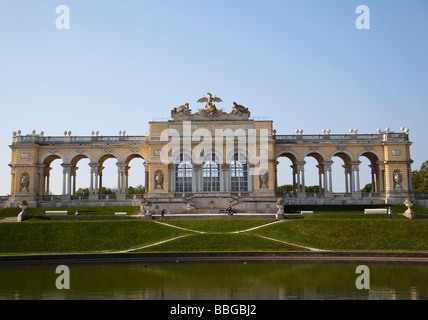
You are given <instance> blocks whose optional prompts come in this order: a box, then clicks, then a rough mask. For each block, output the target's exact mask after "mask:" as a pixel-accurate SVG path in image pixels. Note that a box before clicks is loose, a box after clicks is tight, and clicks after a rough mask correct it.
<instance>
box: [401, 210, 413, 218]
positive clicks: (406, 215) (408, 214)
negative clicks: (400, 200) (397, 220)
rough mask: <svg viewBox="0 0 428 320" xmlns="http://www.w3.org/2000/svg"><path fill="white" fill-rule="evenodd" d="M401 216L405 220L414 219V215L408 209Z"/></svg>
mask: <svg viewBox="0 0 428 320" xmlns="http://www.w3.org/2000/svg"><path fill="white" fill-rule="evenodd" d="M403 216H405V217H406V218H409V219H414V218H415V217H416V216H415V213H414V212H413V210H412V209H410V208H409V209H407V210H406V211H404V213H403Z"/></svg>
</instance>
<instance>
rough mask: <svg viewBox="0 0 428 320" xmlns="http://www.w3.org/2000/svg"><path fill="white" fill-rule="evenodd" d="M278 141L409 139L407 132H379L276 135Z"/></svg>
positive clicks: (312, 141)
mask: <svg viewBox="0 0 428 320" xmlns="http://www.w3.org/2000/svg"><path fill="white" fill-rule="evenodd" d="M274 139H275V140H276V142H277V143H290V144H300V143H367V142H369V143H370V142H374V143H376V142H387V141H403V142H405V141H409V135H408V134H407V133H404V132H402V133H377V134H372V133H370V134H346V133H345V134H306V135H303V134H302V135H300V134H292V135H275V136H274Z"/></svg>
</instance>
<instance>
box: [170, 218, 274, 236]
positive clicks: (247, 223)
mask: <svg viewBox="0 0 428 320" xmlns="http://www.w3.org/2000/svg"><path fill="white" fill-rule="evenodd" d="M273 221H276V220H273V219H176V220H172V219H165V220H162V223H167V224H171V225H174V226H177V227H181V228H186V229H190V230H197V231H203V232H212V233H216V232H218V233H222V232H236V231H243V230H247V229H250V228H254V227H257V226H261V225H264V224H268V223H270V222H273Z"/></svg>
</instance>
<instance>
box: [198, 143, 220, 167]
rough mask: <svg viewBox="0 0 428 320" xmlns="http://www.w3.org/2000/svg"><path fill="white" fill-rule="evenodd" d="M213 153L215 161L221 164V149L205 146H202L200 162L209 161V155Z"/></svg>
mask: <svg viewBox="0 0 428 320" xmlns="http://www.w3.org/2000/svg"><path fill="white" fill-rule="evenodd" d="M212 154H214V156H215V161H216V162H217V163H218V164H221V163H222V161H223V154H222V152H221V150H218V149H216V148H214V147H206V148H204V156H203V157H202V162H206V161H211V160H212V159H211V155H212Z"/></svg>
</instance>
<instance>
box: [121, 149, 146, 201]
mask: <svg viewBox="0 0 428 320" xmlns="http://www.w3.org/2000/svg"><path fill="white" fill-rule="evenodd" d="M125 163H126V167H127V169H126V170H127V175H128V178H127V179H128V186H127V190H126V192H127V193H128V194H132V195H142V194H144V192H145V191H146V179H147V178H146V169H145V163H144V158H143V157H142V156H141V155H140V154H132V155H130V156H129V157H128V158H127V159H126V160H125Z"/></svg>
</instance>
